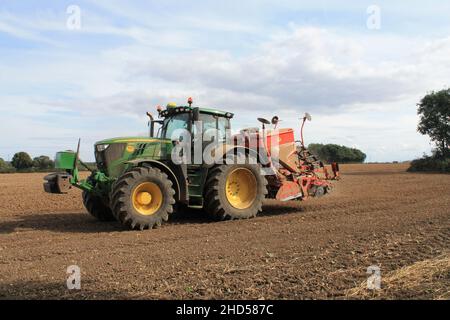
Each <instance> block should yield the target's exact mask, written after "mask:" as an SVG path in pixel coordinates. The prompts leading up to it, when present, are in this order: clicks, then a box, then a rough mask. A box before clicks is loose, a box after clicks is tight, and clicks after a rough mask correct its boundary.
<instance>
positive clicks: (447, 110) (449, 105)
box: [417, 88, 450, 158]
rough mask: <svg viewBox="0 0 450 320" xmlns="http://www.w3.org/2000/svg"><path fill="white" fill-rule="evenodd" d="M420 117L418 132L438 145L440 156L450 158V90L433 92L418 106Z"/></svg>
mask: <svg viewBox="0 0 450 320" xmlns="http://www.w3.org/2000/svg"><path fill="white" fill-rule="evenodd" d="M417 106H418V109H417V114H418V115H419V116H420V121H419V125H418V127H417V131H419V132H420V133H421V134H426V135H428V136H429V137H430V138H431V140H432V141H433V142H434V143H435V144H436V148H437V151H438V152H437V154H438V156H442V157H444V158H445V157H448V156H450V151H449V146H450V88H449V89H445V90H441V91H437V92H435V91H432V92H431V93H429V94H427V95H426V96H425V97H423V98H422V100H421V101H420V103H418V104H417Z"/></svg>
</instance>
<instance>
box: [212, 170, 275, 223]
mask: <svg viewBox="0 0 450 320" xmlns="http://www.w3.org/2000/svg"><path fill="white" fill-rule="evenodd" d="M266 194H267V180H266V178H265V176H264V175H262V174H261V172H260V167H259V166H258V165H250V164H236V165H219V166H215V167H213V168H212V169H211V170H210V172H209V174H208V178H207V180H206V184H205V197H204V199H205V206H204V208H205V211H206V212H207V213H208V214H209V215H210V216H212V217H213V218H214V219H216V220H226V219H247V218H252V217H255V216H256V215H257V214H258V212H260V211H262V203H263V200H264V198H265V197H266Z"/></svg>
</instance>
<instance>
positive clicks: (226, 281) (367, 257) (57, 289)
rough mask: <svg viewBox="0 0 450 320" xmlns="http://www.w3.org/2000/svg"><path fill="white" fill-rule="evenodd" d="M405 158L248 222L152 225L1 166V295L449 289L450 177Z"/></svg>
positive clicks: (432, 292) (357, 171) (393, 294)
mask: <svg viewBox="0 0 450 320" xmlns="http://www.w3.org/2000/svg"><path fill="white" fill-rule="evenodd" d="M406 168H407V166H406V165H403V164H395V165H393V164H386V165H375V164H374V165H343V166H341V171H342V180H341V181H338V182H335V183H334V190H333V192H332V193H331V194H329V195H327V196H325V197H323V198H320V199H312V200H309V201H305V202H299V201H293V202H285V203H279V202H276V201H274V200H268V201H266V203H265V206H264V212H263V213H262V214H261V215H260V216H258V217H257V218H255V219H251V220H242V221H228V222H212V221H210V220H209V219H208V217H205V216H204V214H203V213H202V212H201V211H189V212H179V213H176V214H174V215H173V216H172V217H171V221H170V223H167V224H165V225H164V226H163V227H161V228H159V229H154V230H147V231H143V232H138V231H128V230H124V229H123V228H122V226H120V225H119V224H118V223H115V222H108V223H105V222H99V221H96V220H95V219H94V218H92V217H91V216H90V215H89V214H87V213H86V210H85V209H84V208H83V206H82V203H81V193H80V192H79V191H78V190H72V191H71V192H70V193H69V194H67V195H51V194H46V193H44V191H43V188H42V178H43V176H44V174H38V173H36V174H4V175H0V298H1V299H11V298H20V299H22V298H25V299H44V298H57V299H61V298H63V299H67V298H81V299H118V298H126V299H170V298H174V299H181V298H187V299H191V298H193V299H241V298H243V299H323V298H325V299H347V298H351V299H353V298H356V299H361V298H362V299H366V298H377V299H391V298H395V299H397V298H399V299H425V298H426V299H442V298H444V299H448V298H449V291H450V255H449V252H450V175H445V174H417V173H407V172H406ZM70 265H78V266H79V267H80V268H81V290H68V289H67V287H66V279H67V276H68V275H67V274H66V270H67V267H68V266H70ZM369 266H378V267H379V268H380V271H381V277H382V278H381V279H382V280H381V289H380V290H376V291H370V290H368V289H367V288H366V287H365V283H366V279H367V277H368V276H369V274H367V273H366V272H367V268H368V267H369ZM430 270H432V271H430ZM383 279H384V281H383ZM405 279H406V280H405Z"/></svg>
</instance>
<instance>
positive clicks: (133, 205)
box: [110, 167, 175, 230]
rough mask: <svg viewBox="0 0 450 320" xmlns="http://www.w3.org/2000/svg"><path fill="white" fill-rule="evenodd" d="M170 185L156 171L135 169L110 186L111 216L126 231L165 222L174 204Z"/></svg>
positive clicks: (173, 194)
mask: <svg viewBox="0 0 450 320" xmlns="http://www.w3.org/2000/svg"><path fill="white" fill-rule="evenodd" d="M174 196H175V190H174V189H173V188H172V181H170V180H169V178H168V177H167V175H166V174H165V173H164V172H162V171H161V170H159V169H157V168H152V167H135V168H133V169H130V170H129V171H127V172H126V173H124V174H123V175H122V176H121V177H120V178H119V179H118V180H117V181H116V182H115V183H114V185H113V186H112V190H111V196H110V199H111V208H112V211H113V214H114V216H115V217H116V219H117V220H118V221H120V222H121V223H122V224H123V225H125V226H127V227H129V228H130V229H140V230H143V229H152V228H153V227H155V226H156V227H159V226H160V225H161V223H162V222H163V221H167V220H168V219H169V214H171V213H172V212H173V205H174V204H175V198H174Z"/></svg>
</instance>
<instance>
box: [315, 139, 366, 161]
mask: <svg viewBox="0 0 450 320" xmlns="http://www.w3.org/2000/svg"><path fill="white" fill-rule="evenodd" d="M308 149H309V150H310V151H311V152H312V153H314V154H316V155H317V156H318V157H319V158H320V159H322V160H323V161H325V162H328V163H331V162H339V163H351V162H353V163H361V162H364V160H366V154H365V153H364V152H362V151H361V150H358V149H355V148H349V147H346V146H339V145H337V144H320V143H311V144H310V145H309V146H308Z"/></svg>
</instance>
